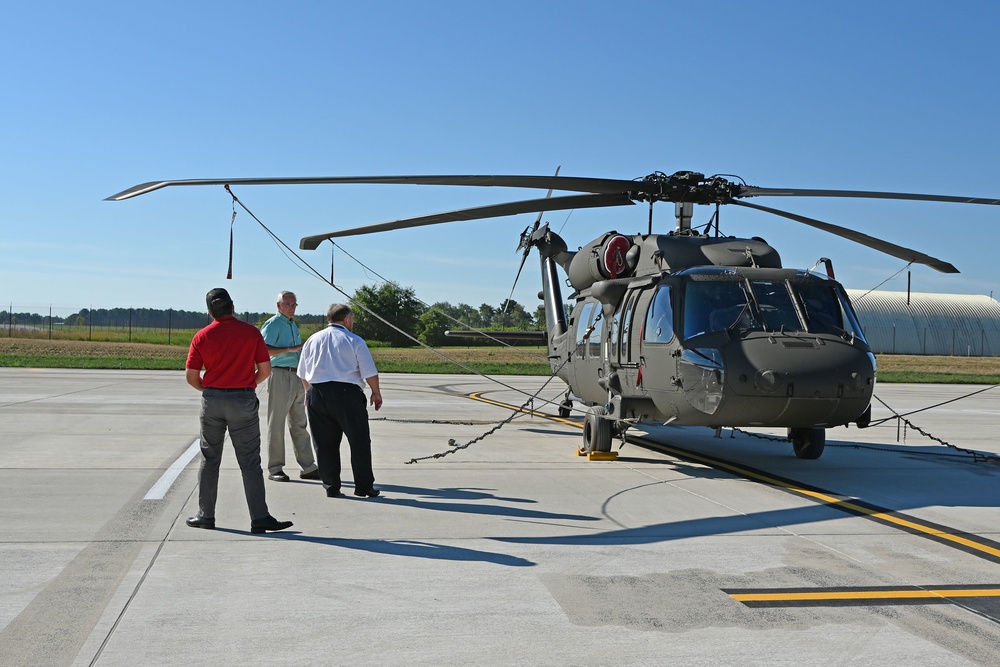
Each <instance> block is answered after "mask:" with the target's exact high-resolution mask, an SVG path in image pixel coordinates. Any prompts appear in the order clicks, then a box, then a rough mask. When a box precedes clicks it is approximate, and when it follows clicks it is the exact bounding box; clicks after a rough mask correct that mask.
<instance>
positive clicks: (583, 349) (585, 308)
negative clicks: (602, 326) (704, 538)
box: [576, 301, 600, 359]
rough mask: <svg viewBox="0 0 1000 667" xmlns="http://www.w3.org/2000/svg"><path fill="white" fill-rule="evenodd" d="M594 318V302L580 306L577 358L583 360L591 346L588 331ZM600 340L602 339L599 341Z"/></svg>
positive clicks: (577, 329)
mask: <svg viewBox="0 0 1000 667" xmlns="http://www.w3.org/2000/svg"><path fill="white" fill-rule="evenodd" d="M593 316H594V302H593V301H589V302H587V303H585V304H583V305H582V306H580V317H579V318H578V319H577V321H576V356H578V357H580V358H581V359H582V358H583V357H584V356H585V355H586V353H587V346H588V345H589V341H588V338H589V336H587V329H588V328H589V327H590V318H591V317H593ZM598 340H600V339H598Z"/></svg>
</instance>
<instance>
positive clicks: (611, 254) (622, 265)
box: [566, 232, 638, 291]
mask: <svg viewBox="0 0 1000 667" xmlns="http://www.w3.org/2000/svg"><path fill="white" fill-rule="evenodd" d="M637 263H638V246H636V245H635V244H634V243H633V241H632V239H630V238H629V237H627V236H624V235H622V234H619V233H618V232H608V233H606V234H604V235H603V236H601V237H600V238H598V239H595V240H594V241H591V242H590V243H588V244H587V245H585V246H583V247H581V248H580V250H579V251H578V252H577V253H576V255H575V256H574V257H573V260H572V261H571V262H570V265H569V268H568V269H567V271H566V273H567V275H568V276H569V282H570V285H572V286H573V288H574V289H576V290H577V291H581V290H585V289H588V288H589V287H590V286H592V285H593V284H594V283H596V282H598V281H601V280H613V279H615V278H627V277H629V276H631V275H632V274H633V273H634V272H635V267H636V264H637Z"/></svg>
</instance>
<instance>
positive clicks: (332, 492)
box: [326, 486, 344, 498]
mask: <svg viewBox="0 0 1000 667" xmlns="http://www.w3.org/2000/svg"><path fill="white" fill-rule="evenodd" d="M342 495H344V494H343V493H341V492H340V489H335V488H333V487H332V486H331V487H330V488H329V489H327V490H326V497H327V498H339V497H340V496H342Z"/></svg>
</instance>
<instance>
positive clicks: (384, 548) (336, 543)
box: [216, 528, 535, 567]
mask: <svg viewBox="0 0 1000 667" xmlns="http://www.w3.org/2000/svg"><path fill="white" fill-rule="evenodd" d="M216 532H222V533H230V534H233V535H241V536H242V535H251V533H250V532H249V531H245V530H233V529H229V528H216ZM254 537H261V538H265V539H272V540H282V541H286V542H308V543H310V544H319V545H322V546H328V547H340V548H341V549H352V550H355V551H365V552H368V553H375V554H383V555H386V556H402V557H404V558H428V559H433V560H450V561H464V562H474V561H479V562H483V563H493V564H495V565H503V566H505V567H531V566H533V565H535V563H534V562H532V561H530V560H527V559H526V558H520V557H518V556H511V555H508V554H502V553H497V552H493V551H482V550H478V549H467V548H465V547H456V546H448V545H444V544H434V543H432V542H421V541H418V540H358V539H350V538H338V537H318V536H315V535H306V534H304V533H301V532H295V531H292V532H288V531H285V532H280V533H264V534H262V535H254Z"/></svg>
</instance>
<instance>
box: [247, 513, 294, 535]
mask: <svg viewBox="0 0 1000 667" xmlns="http://www.w3.org/2000/svg"><path fill="white" fill-rule="evenodd" d="M291 527H292V522H291V521H278V520H277V519H275V518H274V517H273V516H269V517H267V518H266V519H254V520H253V521H251V522H250V532H251V533H264V532H267V531H269V530H284V529H285V528H291Z"/></svg>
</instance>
